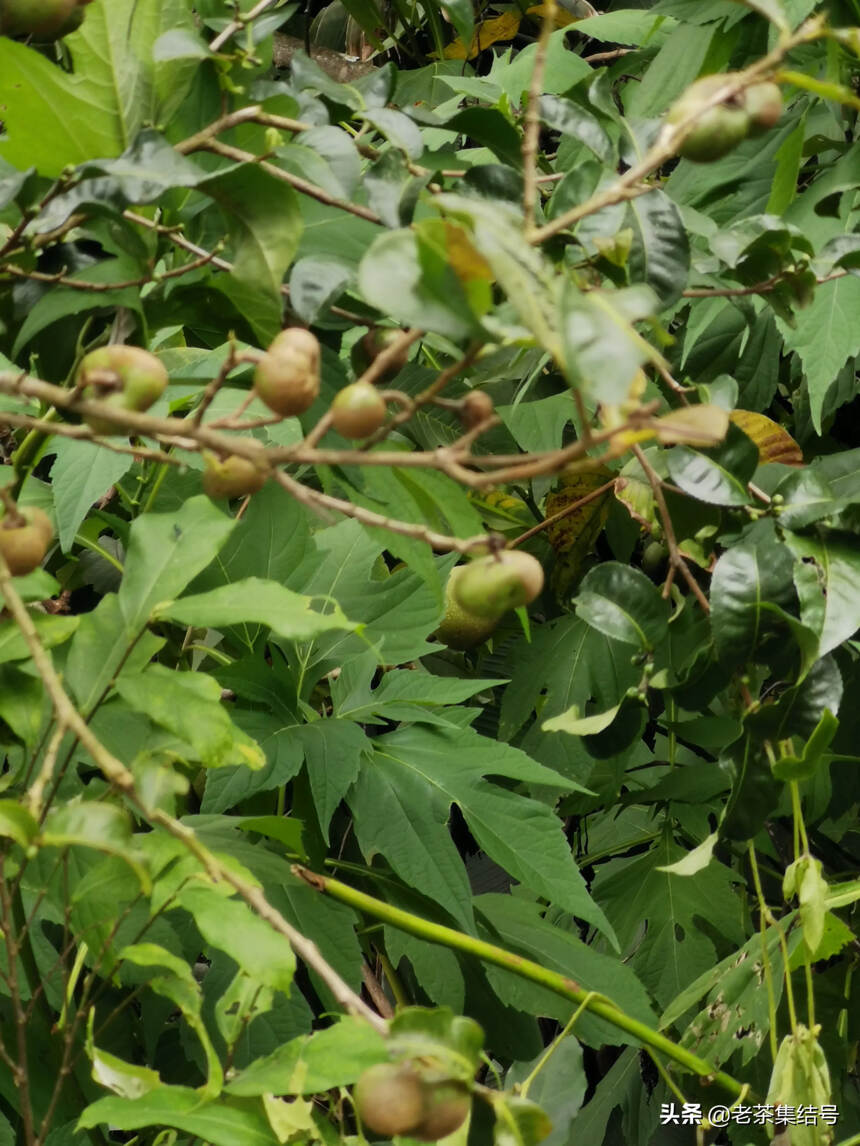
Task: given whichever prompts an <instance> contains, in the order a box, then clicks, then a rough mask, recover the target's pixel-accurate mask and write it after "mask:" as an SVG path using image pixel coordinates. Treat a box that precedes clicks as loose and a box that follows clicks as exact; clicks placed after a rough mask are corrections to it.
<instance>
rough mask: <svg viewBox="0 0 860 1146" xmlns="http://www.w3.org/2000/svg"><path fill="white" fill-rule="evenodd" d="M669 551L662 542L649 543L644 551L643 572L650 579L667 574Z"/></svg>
mask: <svg viewBox="0 0 860 1146" xmlns="http://www.w3.org/2000/svg"><path fill="white" fill-rule="evenodd" d="M668 560H669V550H668V549H667V548H666V546H665V545H664V544H663V542H662V541H649V542H648V544H647V545H646V546H645V548H644V549H643V550H642V572H643V573H647V574H648V576H649V577H660V576H662V574H663V573H664V572H665V569H666V562H667V561H668Z"/></svg>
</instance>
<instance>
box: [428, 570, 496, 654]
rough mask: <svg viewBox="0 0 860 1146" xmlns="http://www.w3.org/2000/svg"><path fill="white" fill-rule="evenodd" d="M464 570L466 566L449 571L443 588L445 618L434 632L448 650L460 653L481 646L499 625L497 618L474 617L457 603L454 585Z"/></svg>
mask: <svg viewBox="0 0 860 1146" xmlns="http://www.w3.org/2000/svg"><path fill="white" fill-rule="evenodd" d="M466 569H467V566H466V565H457V566H456V567H455V568H454V569H452V570H451V576H450V577H449V578H448V584H447V585H446V586H445V616H444V617H443V618H442V622H441V624H440V625H439V628H438V629H437V630H436V637H437V639H438V640H440V641H442V643H443V644H446V645H447V646H448V648H450V649H460V650H461V651H462V650H465V649H473V648H474V647H475V646H476V645H481V644H483V643H484V641H485V640H486V639H487V638H488V637H489V636H490V635H491V634H492V632H493V630H494V629H495V627H496V625H497V624H498V623H499V618H498V617H476V616H475V614H474V613H470V612H468V611H467V610H466V609H464V608H463V607H462V605H461V604H460V603H459V602H458V600H457V598H456V597H455V595H454V585H455V584H456V582H457V580H458V579H459V578H460V577H462V575H463V574H464V573H465V571H466Z"/></svg>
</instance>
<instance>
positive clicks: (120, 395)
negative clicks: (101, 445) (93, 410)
mask: <svg viewBox="0 0 860 1146" xmlns="http://www.w3.org/2000/svg"><path fill="white" fill-rule="evenodd" d="M168 381H169V379H168V374H167V371H166V370H165V368H164V366H163V365H162V364H161V362H159V360H158V359H157V358H156V357H155V355H154V354H150V353H149V351H148V350H142V349H141V348H140V347H139V346H102V347H100V348H99V349H98V350H93V351H91V352H90V353H89V354H88V355H87V356H86V357H85V358H84V360H83V361H82V362H81V365H80V367H79V369H78V377H77V385H78V386H81V387H83V397H84V398H87V399H89V400H93V399H96V400H99V401H101V402H103V403H104V404H105V405H108V406H113V407H115V408H116V409H118V410H136V411H137V412H138V413H143V411H144V410H148V409H149V407H150V406H151V405H152V404H153V403H154V402H157V401H158V399H159V398H160V397H161V395H162V394H163V393H164V390H165V387H166V386H167V383H168ZM84 421H85V422H86V423H87V425H88V426H90V427H91V428H92V429H93V430H95V431H96V433H97V434H121V433H123V430H122V427H121V426H117V425H115V424H114V423H113V422H108V421H105V420H104V419H103V418H100V417H99V416H98V415H97V414H85V415H84Z"/></svg>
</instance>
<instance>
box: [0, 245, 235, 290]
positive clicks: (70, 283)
mask: <svg viewBox="0 0 860 1146" xmlns="http://www.w3.org/2000/svg"><path fill="white" fill-rule="evenodd" d="M215 257H216V255H215V252H214V251H213V252H212V253H209V252H207V251H204V252H203V253H202V254H201V256H200V257H199V258H197V259H195V260H194V261H193V262H191V263H185V265H184V266H181V267H174V268H173V269H172V270H169V271H160V272H158V273H156V272H155V271H153V272H152V273H151V274H149V275H147V276H146V277H145V278H138V279H125V280H124V281H122V282H115V283H95V282H86V281H85V280H83V279H75V278H69V277H68V276H67V275H66V272H65V271H59V272H58V273H57V274H55V275H48V274H43V273H42V272H40V271H26V270H24V268H23V267H16V266H14V265H13V264H11V263H4V264H3V265H0V275H10V276H11V277H13V278H19V279H30V280H32V281H33V282H37V283H50V284H51V285H52V286H65V287H70V288H71V289H72V290H80V291H86V292H89V293H90V294H106V293H107V292H108V291H113V290H126V289H128V288H129V287H140V286H147V285H148V284H149V283H160V282H165V281H166V280H167V279H175V278H179V277H181V276H182V275H187V274H189V273H190V272H191V271H196V270H199V269H200V267H203V266H206V264H207V263H210V262H212V261H213V260H214V259H215Z"/></svg>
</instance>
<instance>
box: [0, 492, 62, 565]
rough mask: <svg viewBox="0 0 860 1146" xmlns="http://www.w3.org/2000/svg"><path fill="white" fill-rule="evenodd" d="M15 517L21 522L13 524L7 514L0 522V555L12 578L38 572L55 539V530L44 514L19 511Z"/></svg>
mask: <svg viewBox="0 0 860 1146" xmlns="http://www.w3.org/2000/svg"><path fill="white" fill-rule="evenodd" d="M18 517H19V519H21V520H19V521H18V523H17V524H16V523H15V522H14V517H12V516H11V515H10V514H9V513H8V511H7V513H6V515H5V516H4V517H3V518H2V519H0V553H2V554H3V556H4V557H5V559H6V564H7V565H8V566H9V570H10V572H11V573H12V576H13V577H21V576H23V575H24V574H25V573H32V572H33V570H34V569H36V568H38V566H39V565H41V564H42V562H43V561H44V559H45V554H46V553H47V552H48V546H49V545H50V544H51V539H52V538H53V536H54V527H53V526H52V525H51V521H50V518H49V517H48V515H47V514H46V513H45V512H44V511H43V510H41V509H38V508H37V507H35V506H25V507H19V508H18Z"/></svg>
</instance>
